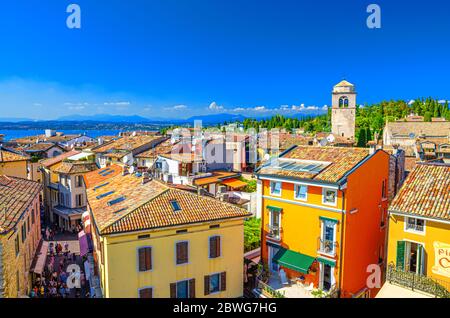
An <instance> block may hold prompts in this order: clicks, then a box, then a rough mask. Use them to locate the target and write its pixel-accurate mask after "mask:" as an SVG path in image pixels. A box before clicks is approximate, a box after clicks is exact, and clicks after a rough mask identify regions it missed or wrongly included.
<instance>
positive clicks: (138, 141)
mask: <svg viewBox="0 0 450 318" xmlns="http://www.w3.org/2000/svg"><path fill="white" fill-rule="evenodd" d="M162 138H163V137H161V136H153V135H151V136H146V135H142V136H127V137H122V138H119V139H117V140H113V141H110V142H108V143H105V144H103V145H100V146H97V147H94V148H92V151H93V152H96V153H106V152H110V151H114V150H116V151H117V150H122V151H133V150H135V149H137V148H139V147H142V146H144V145H146V144H149V143H158V142H159V141H160V140H162Z"/></svg>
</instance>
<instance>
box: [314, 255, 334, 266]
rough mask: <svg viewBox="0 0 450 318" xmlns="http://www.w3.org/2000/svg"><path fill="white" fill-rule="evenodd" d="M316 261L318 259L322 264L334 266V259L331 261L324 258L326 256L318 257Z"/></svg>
mask: <svg viewBox="0 0 450 318" xmlns="http://www.w3.org/2000/svg"><path fill="white" fill-rule="evenodd" d="M317 261H319V262H321V263H323V264H326V265H329V266H332V267H335V266H336V261H332V260H329V259H326V258H323V257H318V258H317Z"/></svg>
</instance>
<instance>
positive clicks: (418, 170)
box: [389, 164, 450, 220]
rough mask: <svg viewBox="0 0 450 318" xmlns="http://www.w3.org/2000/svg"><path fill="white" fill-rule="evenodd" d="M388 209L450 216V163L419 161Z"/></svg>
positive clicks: (445, 218) (423, 214) (425, 214)
mask: <svg viewBox="0 0 450 318" xmlns="http://www.w3.org/2000/svg"><path fill="white" fill-rule="evenodd" d="M389 210H390V211H397V212H401V213H408V214H412V215H419V216H423V217H430V218H437V219H444V220H450V166H449V165H432V164H418V165H417V166H416V167H415V168H414V169H413V171H411V173H410V174H409V175H408V177H407V178H406V180H405V182H404V183H403V186H402V188H401V189H400V191H399V192H398V194H397V196H396V197H395V198H394V200H393V201H392V204H391V206H390V208H389Z"/></svg>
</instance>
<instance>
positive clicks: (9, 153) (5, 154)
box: [0, 146, 29, 162]
mask: <svg viewBox="0 0 450 318" xmlns="http://www.w3.org/2000/svg"><path fill="white" fill-rule="evenodd" d="M24 160H29V158H28V157H25V156H23V155H21V154H19V153H17V152H15V151H13V150H10V149H7V148H4V147H1V146H0V162H13V161H24Z"/></svg>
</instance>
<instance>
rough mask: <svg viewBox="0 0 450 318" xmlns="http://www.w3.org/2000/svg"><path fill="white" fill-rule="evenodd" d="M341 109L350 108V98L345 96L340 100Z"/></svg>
mask: <svg viewBox="0 0 450 318" xmlns="http://www.w3.org/2000/svg"><path fill="white" fill-rule="evenodd" d="M339 107H348V97H347V96H343V97H341V98H339Z"/></svg>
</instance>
